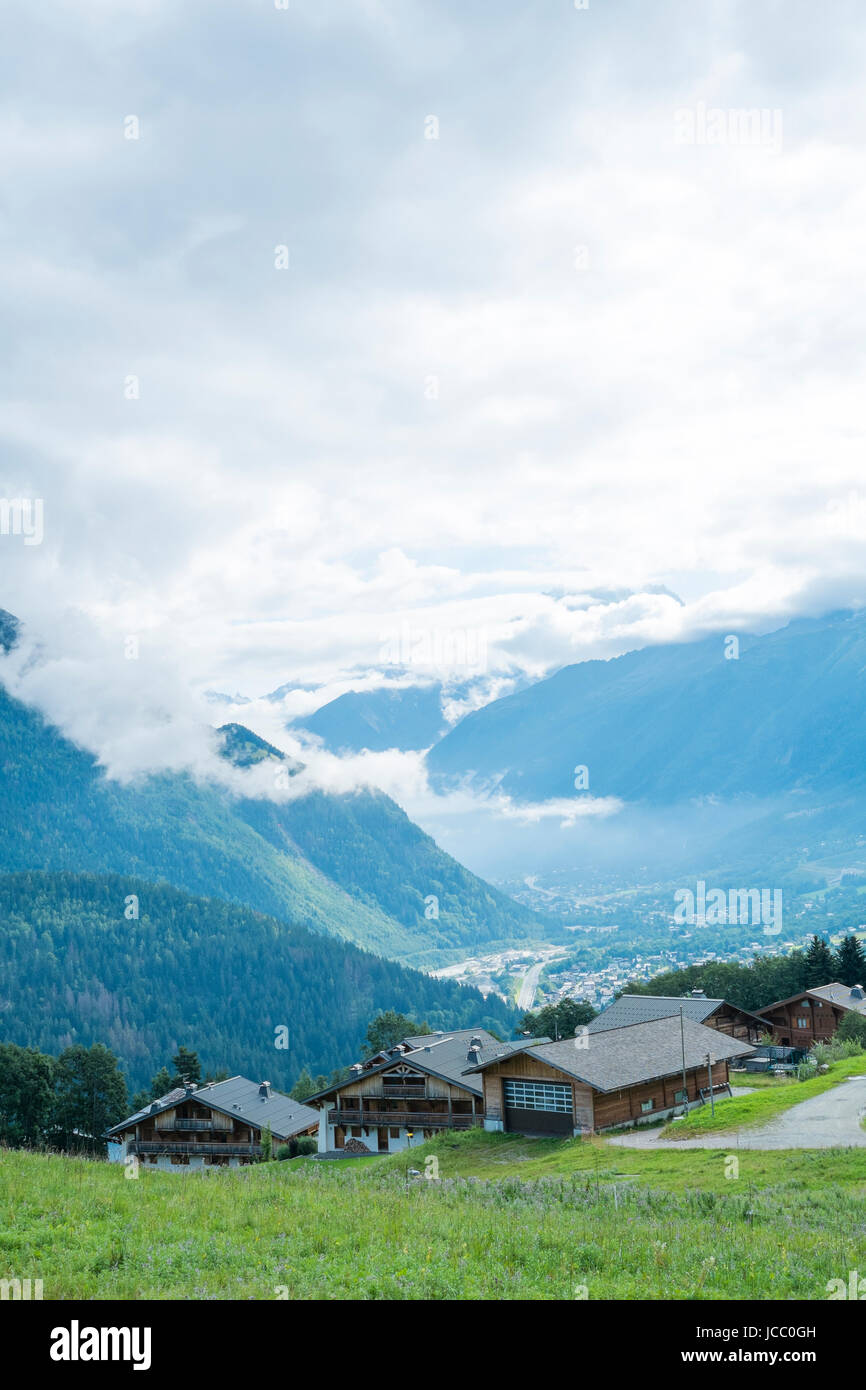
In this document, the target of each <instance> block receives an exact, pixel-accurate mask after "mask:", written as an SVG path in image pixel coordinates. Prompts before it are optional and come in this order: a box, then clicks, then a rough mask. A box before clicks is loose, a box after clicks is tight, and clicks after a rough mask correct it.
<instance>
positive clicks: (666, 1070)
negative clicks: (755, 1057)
mask: <svg viewBox="0 0 866 1390" xmlns="http://www.w3.org/2000/svg"><path fill="white" fill-rule="evenodd" d="M584 1040H585V1042H586V1044H587V1045H586V1046H583V1047H581V1046H579V1045H578V1044H579V1043H580V1041H581V1039H580V1038H569V1039H568V1040H566V1041H564V1042H553V1043H542V1044H541V1045H540V1046H538V1047H533V1048H528V1047H525V1048H514V1049H512V1052H519V1051H525V1052H530V1051H531V1053H532V1056H533V1057H534V1058H536V1059H537V1060H538V1061H540V1062H546V1063H547V1064H548V1065H549V1066H551V1067H555V1068H556V1069H557V1070H558V1071H562V1072H565V1074H566V1075H567V1076H573V1077H575V1078H576V1079H577V1080H578V1081H583V1082H586V1084H587V1085H589V1086H592V1087H593V1089H594V1090H596V1091H605V1092H607V1091H620V1090H623V1089H624V1088H625V1087H627V1086H636V1085H638V1084H639V1083H640V1082H643V1081H655V1080H656V1079H657V1078H658V1077H662V1076H673V1075H675V1074H676V1073H677V1072H681V1071H682V1068H683V1042H684V1043H685V1058H686V1061H685V1065H686V1069H687V1070H692V1069H694V1068H695V1067H699V1066H702V1065H703V1064H704V1062H705V1061H706V1056H707V1053H708V1052H709V1053H710V1055H711V1057H712V1059H713V1061H714V1062H721V1061H724V1060H726V1059H728V1058H731V1057H746V1056H748V1055H749V1054H750V1053H752V1052H753V1051H754V1048H752V1047H750V1046H749V1045H748V1043H743V1042H739V1041H738V1040H736V1039H734V1038H729V1037H727V1036H726V1035H725V1034H724V1033H719V1032H717V1031H716V1029H715V1028H705V1027H704V1025H703V1024H702V1023H696V1022H695V1021H694V1020H693V1019H691V1018H686V1017H683V1023H682V1035H681V1032H680V1018H679V1013H677V1016H676V1017H675V1018H674V1017H672V1016H668V1017H667V1018H656V1019H651V1020H650V1021H648V1022H646V1023H630V1024H626V1025H625V1026H624V1027H621V1028H608V1029H605V1030H603V1031H601V1032H597V1033H590V1034H588V1035H585V1039H584ZM504 1055H508V1054H504ZM499 1060H501V1058H497V1057H491V1058H489V1059H487V1060H482V1062H481V1063H480V1064H479V1065H478V1066H477V1067H472V1068H470V1070H471V1071H483V1070H484V1069H485V1068H486V1067H489V1066H491V1065H492V1064H493V1063H494V1062H496V1061H499Z"/></svg>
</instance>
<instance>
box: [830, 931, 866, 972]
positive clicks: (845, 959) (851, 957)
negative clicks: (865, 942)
mask: <svg viewBox="0 0 866 1390" xmlns="http://www.w3.org/2000/svg"><path fill="white" fill-rule="evenodd" d="M836 972H837V976H838V978H839V979H840V980H841V981H842V984H843V985H863V984H866V952H864V950H863V947H862V946H861V944H860V942H859V941H858V940H857V937H856V936H854V935H853V934H852V935H851V936H846V937H844V938H843V939H842V943H841V945H840V947H839V950H838V952H837V954H836Z"/></svg>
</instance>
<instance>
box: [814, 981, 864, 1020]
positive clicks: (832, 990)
mask: <svg viewBox="0 0 866 1390" xmlns="http://www.w3.org/2000/svg"><path fill="white" fill-rule="evenodd" d="M855 991H856V992H855ZM808 992H809V994H817V995H818V997H819V998H821V999H826V1000H827V1001H828V1003H830V1004H838V1005H839V1006H840V1008H843V1009H853V1010H854V1012H855V1013H858V1014H866V998H864V996H863V986H862V985H840V984H839V982H838V980H837V981H835V982H834V983H833V984H831V985H818V987H817V988H816V989H810V990H809V991H808Z"/></svg>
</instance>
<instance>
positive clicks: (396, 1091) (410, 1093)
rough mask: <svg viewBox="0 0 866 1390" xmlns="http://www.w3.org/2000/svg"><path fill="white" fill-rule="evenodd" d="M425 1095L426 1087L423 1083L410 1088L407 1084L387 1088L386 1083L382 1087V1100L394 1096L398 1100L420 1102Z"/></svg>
mask: <svg viewBox="0 0 866 1390" xmlns="http://www.w3.org/2000/svg"><path fill="white" fill-rule="evenodd" d="M426 1094H427V1087H426V1086H425V1085H424V1084H423V1083H422V1084H421V1085H415V1086H410V1085H409V1084H408V1083H404V1084H403V1085H401V1086H389V1085H388V1083H387V1082H386V1083H385V1085H384V1086H383V1087H382V1099H383V1100H385V1099H386V1098H387V1097H388V1096H395V1097H397V1098H398V1099H399V1100H420V1099H422V1098H423V1097H424V1096H426Z"/></svg>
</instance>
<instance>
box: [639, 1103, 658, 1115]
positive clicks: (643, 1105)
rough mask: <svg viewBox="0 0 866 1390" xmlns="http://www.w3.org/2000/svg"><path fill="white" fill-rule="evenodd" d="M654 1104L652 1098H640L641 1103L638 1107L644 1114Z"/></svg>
mask: <svg viewBox="0 0 866 1390" xmlns="http://www.w3.org/2000/svg"><path fill="white" fill-rule="evenodd" d="M654 1105H655V1101H654V1100H642V1101H641V1103H640V1108H641V1110H642V1111H643V1112H644V1114H646V1112H647V1111H648V1110H652V1108H653V1106H654Z"/></svg>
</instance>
